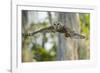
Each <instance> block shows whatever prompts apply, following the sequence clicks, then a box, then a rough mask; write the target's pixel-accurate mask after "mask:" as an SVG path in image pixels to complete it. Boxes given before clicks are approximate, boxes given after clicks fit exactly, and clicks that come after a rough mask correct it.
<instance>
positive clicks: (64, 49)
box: [57, 12, 80, 60]
mask: <svg viewBox="0 0 100 73" xmlns="http://www.w3.org/2000/svg"><path fill="white" fill-rule="evenodd" d="M57 17H58V22H59V21H60V22H61V23H62V24H63V25H65V26H66V27H69V28H71V29H72V30H74V31H75V32H77V33H79V29H80V28H79V19H78V16H77V14H76V13H64V12H63V13H58V15H57ZM65 39H66V40H65ZM58 41H59V42H58V49H57V51H58V52H57V56H58V59H59V60H75V59H78V39H71V38H65V37H64V35H61V34H58Z"/></svg>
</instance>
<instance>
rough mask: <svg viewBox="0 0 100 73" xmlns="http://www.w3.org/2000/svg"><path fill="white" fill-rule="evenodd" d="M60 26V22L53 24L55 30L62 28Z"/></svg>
mask: <svg viewBox="0 0 100 73" xmlns="http://www.w3.org/2000/svg"><path fill="white" fill-rule="evenodd" d="M62 26H63V25H62V24H61V22H55V23H54V24H53V27H54V29H55V30H60V29H61V28H62Z"/></svg>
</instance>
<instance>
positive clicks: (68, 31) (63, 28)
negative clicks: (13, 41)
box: [23, 22, 85, 39]
mask: <svg viewBox="0 0 100 73" xmlns="http://www.w3.org/2000/svg"><path fill="white" fill-rule="evenodd" d="M39 32H59V33H63V34H64V36H65V37H66V38H67V37H70V38H80V39H84V38H85V36H83V35H81V34H79V33H76V32H75V31H73V30H72V29H70V28H68V27H66V26H64V25H62V24H61V23H60V22H58V23H54V24H53V25H52V26H49V27H46V28H42V29H40V30H37V31H34V32H31V33H26V34H25V33H24V34H23V35H24V36H32V35H34V34H36V33H39Z"/></svg>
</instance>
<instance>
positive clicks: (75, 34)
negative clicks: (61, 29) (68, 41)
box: [71, 33, 85, 39]
mask: <svg viewBox="0 0 100 73" xmlns="http://www.w3.org/2000/svg"><path fill="white" fill-rule="evenodd" d="M71 37H72V38H75V39H85V36H84V35H81V34H78V33H71Z"/></svg>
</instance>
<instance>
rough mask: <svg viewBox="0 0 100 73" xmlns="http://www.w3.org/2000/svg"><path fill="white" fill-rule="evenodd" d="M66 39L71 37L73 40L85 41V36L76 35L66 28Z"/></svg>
mask: <svg viewBox="0 0 100 73" xmlns="http://www.w3.org/2000/svg"><path fill="white" fill-rule="evenodd" d="M65 36H66V37H71V38H75V39H84V38H85V36H84V35H81V34H78V33H76V32H75V31H73V30H71V29H70V28H68V27H66V34H65Z"/></svg>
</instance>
